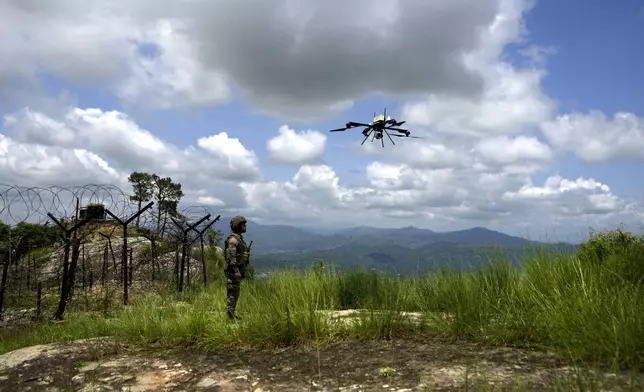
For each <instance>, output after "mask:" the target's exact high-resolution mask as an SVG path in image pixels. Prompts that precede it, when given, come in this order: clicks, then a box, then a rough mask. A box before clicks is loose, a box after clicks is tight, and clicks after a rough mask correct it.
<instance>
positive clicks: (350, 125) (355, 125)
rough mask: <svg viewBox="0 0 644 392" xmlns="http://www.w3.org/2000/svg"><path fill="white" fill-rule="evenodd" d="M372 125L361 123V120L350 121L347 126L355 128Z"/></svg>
mask: <svg viewBox="0 0 644 392" xmlns="http://www.w3.org/2000/svg"><path fill="white" fill-rule="evenodd" d="M370 126H371V125H369V124H364V123H359V122H353V121H349V122H348V123H347V128H353V127H370Z"/></svg>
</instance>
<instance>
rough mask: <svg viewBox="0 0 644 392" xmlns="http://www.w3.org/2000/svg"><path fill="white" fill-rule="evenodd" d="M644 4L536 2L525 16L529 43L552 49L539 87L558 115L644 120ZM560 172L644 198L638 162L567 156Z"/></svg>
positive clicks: (632, 1)
mask: <svg viewBox="0 0 644 392" xmlns="http://www.w3.org/2000/svg"><path fill="white" fill-rule="evenodd" d="M643 7H644V2H642V1H640V0H624V1H615V2H602V1H582V0H570V1H540V2H537V5H536V7H535V8H534V9H533V10H532V11H531V12H530V13H529V14H528V15H527V17H526V23H527V26H528V29H529V30H530V35H531V40H532V41H534V42H536V43H539V44H540V45H544V46H553V47H555V48H556V49H557V53H556V55H554V56H551V57H550V58H549V59H548V76H547V77H546V78H545V80H544V82H543V89H544V91H546V92H547V94H548V95H550V96H552V97H553V98H555V99H557V100H558V101H559V102H561V108H560V109H559V112H561V113H564V112H565V111H568V110H579V111H588V110H602V111H604V112H605V113H606V114H608V115H612V113H614V112H617V111H627V112H632V113H635V114H637V115H638V116H640V117H642V116H644V77H643V76H642V70H643V69H644V50H642V49H641V47H642V40H644V13H643V12H642V10H643V9H644V8H643ZM560 168H561V169H560V170H561V174H562V175H563V176H566V177H576V176H579V175H581V174H586V175H592V176H593V177H595V178H597V179H598V180H600V181H603V182H607V183H608V182H609V183H610V184H611V187H612V188H613V189H615V191H616V192H618V193H620V194H623V195H628V196H631V197H636V198H639V199H640V200H643V199H644V184H643V183H642V182H641V181H637V180H636V178H638V175H640V174H639V173H642V171H643V170H644V165H643V164H642V162H641V161H639V162H637V161H633V160H627V161H623V162H610V163H601V164H584V163H581V162H579V161H578V160H576V159H575V158H574V156H569V157H567V159H566V160H565V161H564V162H562V164H561V165H560Z"/></svg>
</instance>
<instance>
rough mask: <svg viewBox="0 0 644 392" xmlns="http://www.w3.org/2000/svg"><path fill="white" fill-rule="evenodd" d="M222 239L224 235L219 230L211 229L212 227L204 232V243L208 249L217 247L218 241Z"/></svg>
mask: <svg viewBox="0 0 644 392" xmlns="http://www.w3.org/2000/svg"><path fill="white" fill-rule="evenodd" d="M223 237H224V233H223V232H222V231H221V230H218V229H213V228H212V227H209V228H208V229H207V230H206V242H207V243H208V246H210V247H215V246H219V241H221V239H222V238H223Z"/></svg>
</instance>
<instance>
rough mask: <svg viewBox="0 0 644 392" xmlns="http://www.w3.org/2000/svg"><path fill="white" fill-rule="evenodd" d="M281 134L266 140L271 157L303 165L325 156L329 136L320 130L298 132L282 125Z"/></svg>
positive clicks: (282, 161) (283, 161)
mask: <svg viewBox="0 0 644 392" xmlns="http://www.w3.org/2000/svg"><path fill="white" fill-rule="evenodd" d="M278 132H279V134H278V135H277V136H275V137H273V138H271V139H269V140H268V142H266V149H267V150H268V154H269V157H270V158H271V159H272V160H274V161H276V162H281V163H288V164H296V165H302V164H306V163H313V162H316V161H320V160H321V159H322V157H323V156H324V150H325V147H326V140H327V137H326V135H324V134H323V133H321V132H318V131H312V130H307V131H302V132H296V131H295V130H293V129H291V128H289V127H288V126H286V125H282V126H281V127H280V128H279V130H278Z"/></svg>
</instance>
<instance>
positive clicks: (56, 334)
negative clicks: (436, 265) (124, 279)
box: [0, 230, 644, 370]
mask: <svg viewBox="0 0 644 392" xmlns="http://www.w3.org/2000/svg"><path fill="white" fill-rule="evenodd" d="M642 277H644V241H643V240H642V239H641V238H638V237H634V236H631V235H630V234H627V233H626V234H625V233H623V232H621V231H619V230H618V231H617V232H609V233H603V234H597V235H594V236H593V237H592V238H591V240H589V241H588V242H586V243H584V244H582V247H581V250H580V251H579V252H578V254H576V255H574V256H570V255H556V254H545V253H543V252H533V253H532V254H530V256H529V257H527V259H526V260H525V263H524V265H523V266H522V268H521V270H520V271H519V270H518V269H515V268H513V267H511V265H510V263H509V262H508V261H506V260H503V259H498V260H491V261H490V263H489V265H488V266H486V267H485V268H481V269H479V270H477V271H475V272H471V273H470V272H468V273H464V272H459V271H449V270H445V271H441V272H438V273H434V274H431V275H427V276H422V277H421V276H418V277H400V276H386V275H381V274H377V273H374V272H371V271H366V270H353V271H348V272H343V273H335V272H333V271H330V270H328V269H325V268H320V265H318V266H316V267H314V268H311V269H310V270H306V271H290V270H284V271H275V272H274V273H272V274H271V275H270V276H269V277H268V278H266V279H261V280H255V281H248V282H244V283H243V285H242V295H241V298H240V302H239V305H238V311H239V314H240V315H241V316H242V317H243V320H242V321H240V322H236V323H231V322H229V321H228V320H227V319H226V318H225V285H224V283H223V281H222V280H218V281H216V282H213V283H212V284H211V285H209V287H208V288H205V289H198V288H194V289H191V290H189V291H188V292H186V294H185V295H184V297H183V299H182V300H181V301H179V300H178V299H177V298H176V297H175V295H174V294H172V293H155V294H149V295H145V296H138V297H135V298H133V299H132V304H131V305H130V306H128V307H127V308H125V309H122V310H120V311H118V312H117V313H116V315H115V316H114V317H112V318H109V319H105V318H103V317H100V316H98V315H87V314H84V315H81V314H73V313H72V314H70V315H69V316H68V319H67V320H66V321H65V322H63V323H60V324H51V325H44V326H39V327H37V328H35V329H33V330H27V331H18V332H5V333H4V334H2V335H0V351H2V352H6V351H8V350H12V349H15V348H18V347H22V346H25V345H30V344H35V343H44V342H51V341H59V340H72V339H78V338H86V337H92V336H107V335H111V336H118V337H123V338H126V339H128V340H130V341H132V342H137V343H142V344H149V343H157V344H163V345H171V346H176V345H187V346H192V347H199V348H204V349H208V348H219V347H239V346H250V347H274V346H281V345H292V344H314V345H323V344H325V343H328V342H330V341H333V340H335V339H341V338H362V339H382V338H385V339H386V338H392V337H395V336H401V335H405V334H410V333H415V334H429V333H432V334H433V333H442V334H444V335H447V336H453V337H457V338H467V339H471V340H476V341H480V342H485V343H489V344H496V345H517V346H531V347H541V348H547V349H551V350H556V351H559V352H560V353H563V354H564V355H566V356H569V357H570V358H571V359H572V360H574V361H577V362H584V363H592V364H598V363H601V364H606V365H614V366H619V367H629V368H632V369H635V368H636V369H638V370H641V369H644V366H643V364H644V339H642V336H644V289H643V288H644V286H643V284H642ZM343 309H361V310H362V312H361V313H360V314H359V315H358V316H357V317H355V320H354V322H342V321H339V320H338V319H336V318H333V317H330V316H329V312H328V311H331V310H343ZM403 312H419V313H420V314H421V317H420V321H419V320H414V319H411V318H409V317H406V316H405V315H404V314H403Z"/></svg>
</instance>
